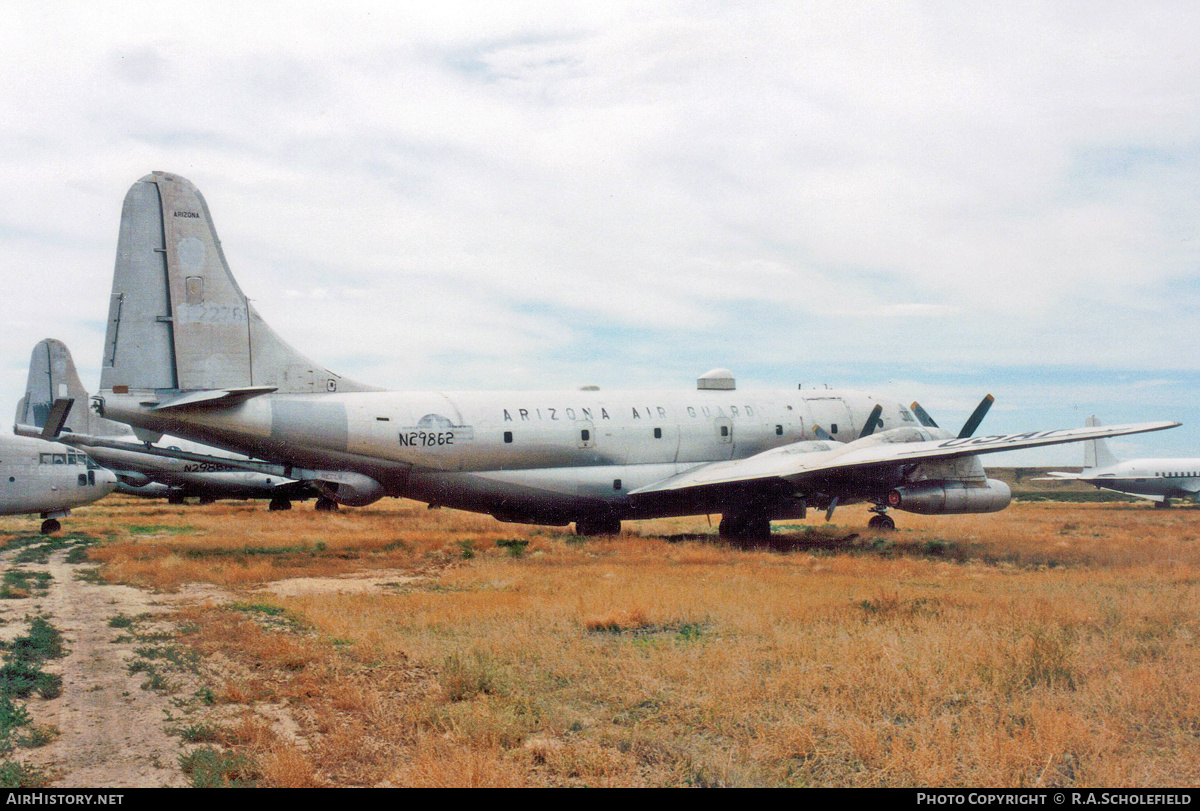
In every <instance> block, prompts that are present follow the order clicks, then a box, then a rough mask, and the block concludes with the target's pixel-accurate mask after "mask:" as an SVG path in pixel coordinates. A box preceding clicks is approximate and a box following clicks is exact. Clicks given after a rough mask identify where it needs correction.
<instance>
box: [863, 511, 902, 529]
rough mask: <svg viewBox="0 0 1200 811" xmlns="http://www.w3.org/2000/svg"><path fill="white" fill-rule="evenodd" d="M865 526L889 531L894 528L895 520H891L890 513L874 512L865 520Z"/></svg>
mask: <svg viewBox="0 0 1200 811" xmlns="http://www.w3.org/2000/svg"><path fill="white" fill-rule="evenodd" d="M867 526H868V527H870V528H871V529H882V530H888V531H891V530H893V529H895V528H896V522H895V521H893V520H892V517H891V516H890V515H884V514H883V513H876V514H875V515H872V516H871V520H870V521H868V522H867Z"/></svg>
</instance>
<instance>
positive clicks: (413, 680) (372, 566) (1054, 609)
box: [0, 499, 1200, 786]
mask: <svg viewBox="0 0 1200 811" xmlns="http://www.w3.org/2000/svg"><path fill="white" fill-rule="evenodd" d="M837 519H838V521H837V525H836V526H834V527H831V528H826V527H825V525H824V524H823V522H821V521H819V520H817V521H810V522H807V523H803V522H794V523H792V524H790V525H785V526H782V527H780V526H778V525H777V527H776V538H775V540H776V544H775V545H776V547H778V548H777V549H761V550H749V551H743V550H735V549H729V548H726V547H724V546H722V545H719V544H717V543H714V542H713V540H712V539H711V537H706V536H708V535H709V533H711V532H712V530H711V528H710V527H709V525H708V522H707V521H706V520H705V519H704V518H703V517H701V518H699V519H678V520H670V521H655V522H644V523H641V524H635V525H633V526H632V527H631V529H630V530H629V531H627V533H626V534H625V535H624V536H622V537H620V538H617V539H611V540H604V541H586V542H582V543H580V542H577V541H576V540H575V539H573V538H572V537H571V536H570V535H568V534H566V533H565V532H562V531H560V530H556V529H546V528H533V527H518V526H511V525H503V524H498V523H496V522H494V521H492V520H491V519H488V518H483V517H479V516H472V515H466V514H462V513H455V512H453V511H449V510H441V511H427V510H425V509H424V508H423V507H421V506H419V505H414V504H412V503H410V502H384V503H381V504H380V505H377V506H376V507H375V508H371V509H366V510H356V511H344V512H342V513H339V514H336V515H333V516H329V515H325V514H317V513H313V512H312V511H311V510H309V509H308V508H298V509H296V510H293V511H291V512H290V513H283V514H280V513H267V512H266V511H265V509H264V508H263V506H262V505H247V504H236V503H234V504H222V505H213V506H210V507H203V508H201V507H194V506H191V507H182V508H179V507H169V506H166V505H161V506H154V505H149V504H146V503H144V502H136V501H132V500H128V499H112V500H109V501H106V502H101V503H100V504H98V505H96V506H94V507H92V508H90V509H88V510H81V511H79V512H78V513H77V514H76V516H73V517H72V518H71V519H70V520H69V523H68V525H67V528H68V530H77V531H82V532H87V533H90V534H92V535H94V536H95V537H97V538H100V539H102V542H101V543H99V544H98V545H97V546H95V547H93V548H92V549H91V555H92V557H93V558H94V559H95V560H97V561H99V562H101V563H102V564H103V566H102V572H103V575H104V576H105V577H108V578H110V579H114V580H120V581H125V582H130V583H134V584H139V585H145V586H151V587H155V588H162V589H175V588H177V587H179V586H181V585H183V584H186V583H193V582H203V583H212V584H215V585H218V586H221V587H223V588H225V589H229V590H231V591H233V592H234V593H235V594H237V595H240V596H239V599H240V600H241V601H242V602H241V603H240V604H239V605H237V606H234V607H231V608H214V607H207V608H199V609H192V610H190V611H189V612H188V614H187V616H186V617H184V618H183V619H185V620H186V622H187V624H188V626H189V627H190V628H191V629H192V630H191V632H190V633H188V634H186V635H185V636H184V637H183V638H184V639H185V640H187V641H188V642H189V643H190V644H191V645H192V646H193V647H195V648H196V649H198V650H200V651H201V652H202V653H204V654H205V655H206V656H209V657H212V656H215V655H217V654H220V655H221V656H222V657H225V658H226V659H227V660H228V661H229V662H232V663H234V665H233V666H229V667H226V670H225V671H224V673H225V675H224V676H223V677H222V678H223V681H221V682H220V683H217V684H215V685H214V691H215V692H216V693H217V695H218V698H219V699H220V700H221V701H223V702H224V703H225V706H227V707H239V706H245V707H247V708H251V709H254V708H259V709H261V708H262V707H264V706H270V707H274V708H276V709H277V710H278V709H279V708H282V710H281V711H285V712H286V713H287V714H289V716H290V718H292V719H293V722H294V725H295V729H294V730H293V731H292V732H291V733H290V737H281V736H280V734H279V733H277V732H272V734H265V733H261V732H260V733H253V729H252V728H251V727H247V730H243V732H242V734H240V735H235V736H233V739H232V740H234V741H235V744H236V746H238V747H240V748H241V749H242V750H243V751H246V752H248V753H250V754H252V755H253V756H254V757H255V758H256V761H257V762H258V763H259V767H260V772H261V774H262V779H263V781H264V782H265V783H267V784H271V785H293V786H295V785H425V786H434V785H438V786H440V785H461V786H466V785H471V786H474V785H501V786H507V785H861V786H874V785H887V786H909V785H924V786H958V785H983V786H1072V785H1079V786H1082V785H1109V786H1123V785H1194V784H1196V783H1197V782H1198V781H1200V756H1198V755H1197V754H1196V753H1197V749H1198V747H1197V745H1196V744H1197V740H1198V739H1200V678H1198V676H1200V649H1198V648H1197V638H1198V634H1200V509H1191V508H1186V509H1175V510H1170V511H1164V510H1154V509H1152V508H1149V507H1142V506H1124V505H1066V504H1017V505H1015V506H1014V507H1012V508H1011V509H1009V510H1008V511H1007V512H1005V513H1002V514H999V515H988V516H963V517H949V518H924V517H920V516H914V515H906V514H902V515H900V516H898V523H899V524H900V526H901V530H899V531H897V532H896V533H893V534H890V535H885V536H880V535H873V534H869V533H867V532H865V531H864V530H862V529H861V527H863V526H864V525H865V522H866V515H865V512H864V511H862V510H861V509H847V510H842V511H839V513H838V516H837ZM9 521H10V522H11V523H6V524H0V529H2V528H9V529H16V528H18V527H19V526H21V522H22V521H25V523H26V524H27V525H28V527H26V529H28V528H29V527H32V526H33V522H32V521H28V520H25V519H9ZM850 536H854V537H850ZM509 539H518V540H524V541H528V545H527V546H526V547H524V549H523V550H521V549H520V548H519V546H518V547H514V546H512V545H498V544H497V541H505V540H509ZM518 553H519V556H516V555H517V554H518ZM379 570H387V571H388V572H399V573H404V574H407V575H411V576H413V577H415V578H417V579H416V580H413V581H409V580H403V581H401V580H399V579H398V580H397V582H396V583H395V584H392V585H390V586H385V587H381V588H375V589H373V590H372V591H369V592H365V593H335V592H328V591H317V590H314V591H310V592H308V593H300V594H297V595H295V596H289V597H277V596H270V595H267V594H264V593H262V592H252V591H251V590H252V589H255V588H257V587H260V586H263V585H266V584H269V583H272V582H275V581H279V580H284V579H288V578H295V577H307V578H312V577H330V576H340V575H346V574H351V573H370V572H373V571H379ZM278 612H282V613H278ZM281 618H285V619H281ZM214 661H215V660H214Z"/></svg>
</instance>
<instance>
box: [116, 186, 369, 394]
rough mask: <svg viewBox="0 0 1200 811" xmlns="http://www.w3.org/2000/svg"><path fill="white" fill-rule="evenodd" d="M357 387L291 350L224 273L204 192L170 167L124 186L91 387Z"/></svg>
mask: <svg viewBox="0 0 1200 811" xmlns="http://www.w3.org/2000/svg"><path fill="white" fill-rule="evenodd" d="M121 386H127V387H129V389H134V390H152V389H158V390H162V389H167V390H173V391H194V390H197V389H222V388H235V387H246V386H275V387H276V388H277V389H278V390H279V391H281V392H293V393H302V392H303V393H308V392H322V391H363V390H368V389H370V388H371V387H369V386H363V385H362V384H359V383H355V382H354V381H352V380H348V379H346V378H343V377H341V376H340V375H336V374H334V373H333V372H330V371H329V370H328V369H325V368H324V367H322V366H320V365H319V364H316V363H314V362H313V361H311V360H309V359H308V358H306V357H304V356H303V355H301V354H300V353H299V352H297V351H296V350H295V349H293V348H292V347H291V346H290V345H289V344H287V343H286V342H284V341H283V339H281V338H280V337H279V336H278V335H276V334H275V331H274V330H272V329H271V328H270V327H269V326H267V324H266V323H265V322H264V321H263V320H262V317H261V316H259V314H258V313H257V312H256V311H255V309H254V307H253V306H252V305H251V304H250V303H249V302H248V301H247V300H246V296H245V295H244V294H243V293H242V291H241V288H239V287H238V284H237V282H236V281H234V279H233V274H232V273H230V271H229V265H228V263H226V261H225V254H224V252H223V251H222V250H221V243H220V240H218V239H217V232H216V229H215V228H214V227H213V222H212V216H211V215H210V214H209V211H208V205H207V203H205V202H204V197H203V196H202V195H201V194H200V192H199V191H198V190H197V189H196V187H195V186H193V185H192V184H191V183H189V182H188V181H187V180H185V179H183V178H182V177H179V176H178V175H171V174H167V173H165V172H154V173H153V174H150V175H147V176H146V177H144V178H142V179H141V180H139V181H138V182H137V183H134V184H133V187H132V188H130V190H129V193H128V194H127V195H125V204H124V207H123V208H122V210H121V230H120V234H119V237H118V241H117V264H116V269H115V271H114V273H113V288H112V299H111V301H110V303H109V313H108V333H107V336H106V337H105V341H104V360H103V363H102V366H101V373H100V388H101V389H102V390H106V391H110V390H112V389H113V388H114V387H121Z"/></svg>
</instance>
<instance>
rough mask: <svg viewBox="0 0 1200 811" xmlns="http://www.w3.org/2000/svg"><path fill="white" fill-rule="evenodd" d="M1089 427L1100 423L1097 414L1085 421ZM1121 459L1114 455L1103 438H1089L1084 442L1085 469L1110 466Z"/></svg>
mask: <svg viewBox="0 0 1200 811" xmlns="http://www.w3.org/2000/svg"><path fill="white" fill-rule="evenodd" d="M1084 424H1085V425H1086V426H1087V427H1089V428H1092V427H1095V426H1098V425H1099V424H1100V420H1098V419H1097V418H1096V417H1095V415H1093V416H1091V417H1088V418H1087V421H1086V422H1085V423H1084ZM1119 461H1120V460H1119V459H1117V457H1115V456H1113V455H1112V451H1110V450H1109V449H1108V443H1107V442H1105V441H1104V440H1103V439H1089V440H1088V441H1087V442H1084V443H1083V467H1084V469H1085V470H1090V469H1092V468H1098V467H1110V466H1111V465H1115V464H1117V462H1119Z"/></svg>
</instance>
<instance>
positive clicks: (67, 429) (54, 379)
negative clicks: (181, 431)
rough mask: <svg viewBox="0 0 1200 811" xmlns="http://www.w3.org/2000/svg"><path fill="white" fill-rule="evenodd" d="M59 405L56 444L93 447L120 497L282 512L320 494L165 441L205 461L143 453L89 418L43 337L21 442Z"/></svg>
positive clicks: (321, 504)
mask: <svg viewBox="0 0 1200 811" xmlns="http://www.w3.org/2000/svg"><path fill="white" fill-rule="evenodd" d="M56 399H70V400H71V401H73V405H72V406H71V407H70V408H69V409H68V410H67V411H66V414H65V416H64V417H62V419H63V427H62V432H61V433H60V434H59V435H58V436H57V437H56V438H57V440H58V441H60V442H63V443H65V444H67V445H81V444H82V443H81V442H80V441H79V440H80V439H81V438H82V437H90V438H92V439H93V440H97V441H94V442H92V443H90V444H89V446H88V455H89V456H91V457H92V459H94V460H95V462H96V463H97V464H99V465H101V466H103V467H105V468H108V469H109V470H111V471H113V472H114V473H115V474H116V475H117V479H118V484H117V490H118V491H119V492H122V493H128V494H130V495H135V496H144V497H149V498H166V499H167V500H168V501H170V502H171V503H173V504H179V503H182V502H183V500H184V499H185V498H187V497H191V496H194V497H198V498H199V499H200V500H201V502H208V501H213V500H215V499H221V498H236V499H246V498H256V499H270V505H271V509H272V510H286V509H289V508H290V507H291V503H292V501H295V500H300V499H309V498H312V497H313V496H317V495H318V493H317V492H316V490H315V488H313V487H312V486H311V485H309V484H306V483H304V482H298V481H296V480H294V479H289V478H285V477H283V476H279V475H269V474H265V473H259V472H255V471H247V470H241V469H239V468H237V467H230V466H228V463H233V462H235V461H243V460H245V458H246V457H244V456H237V455H236V454H232V453H229V452H227V451H222V450H218V449H217V448H213V447H210V446H207V445H201V444H198V443H195V442H189V441H188V440H186V439H179V438H176V437H164V438H163V440H162V443H161V444H162V445H163V446H164V447H166V448H169V449H171V450H174V451H180V452H184V453H193V454H201V455H204V456H205V460H204V461H196V460H189V459H173V458H168V457H164V456H159V455H156V454H153V453H147V452H146V450H147V448H146V445H145V444H139V442H138V439H137V437H136V436H135V434H134V432H133V430H132V429H130V427H129V426H128V425H124V424H122V423H119V422H113V421H111V420H106V419H104V418H102V417H99V416H97V415H96V414H93V413H92V412H91V411H90V409H89V408H88V394H87V392H86V391H85V390H84V388H83V383H82V382H81V381H80V379H79V374H78V372H76V371H75V363H74V361H73V360H72V358H71V352H70V350H69V349H67V346H66V344H64V343H63V342H62V341H56V340H54V339H53V338H47V339H45V340H43V341H39V342H38V344H37V346H35V347H34V348H33V353H32V354H31V356H30V358H29V379H28V381H27V383H26V386H25V396H24V397H23V398H22V399H21V402H20V404H19V405H18V406H17V418H16V421H17V426H18V432H19V433H21V434H22V435H24V436H34V437H36V436H41V435H42V432H43V429H45V426H46V422H47V420H48V419H49V417H50V412H51V408H52V404H53V402H54V401H55V400H56ZM35 429H36V430H35ZM80 455H81V456H82V454H80ZM218 457H220V458H218ZM222 458H224V459H226V460H228V463H225V462H223V461H222ZM336 508H337V504H336V503H335V502H333V501H331V500H329V499H325V498H318V502H317V509H319V510H328V509H336Z"/></svg>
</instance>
